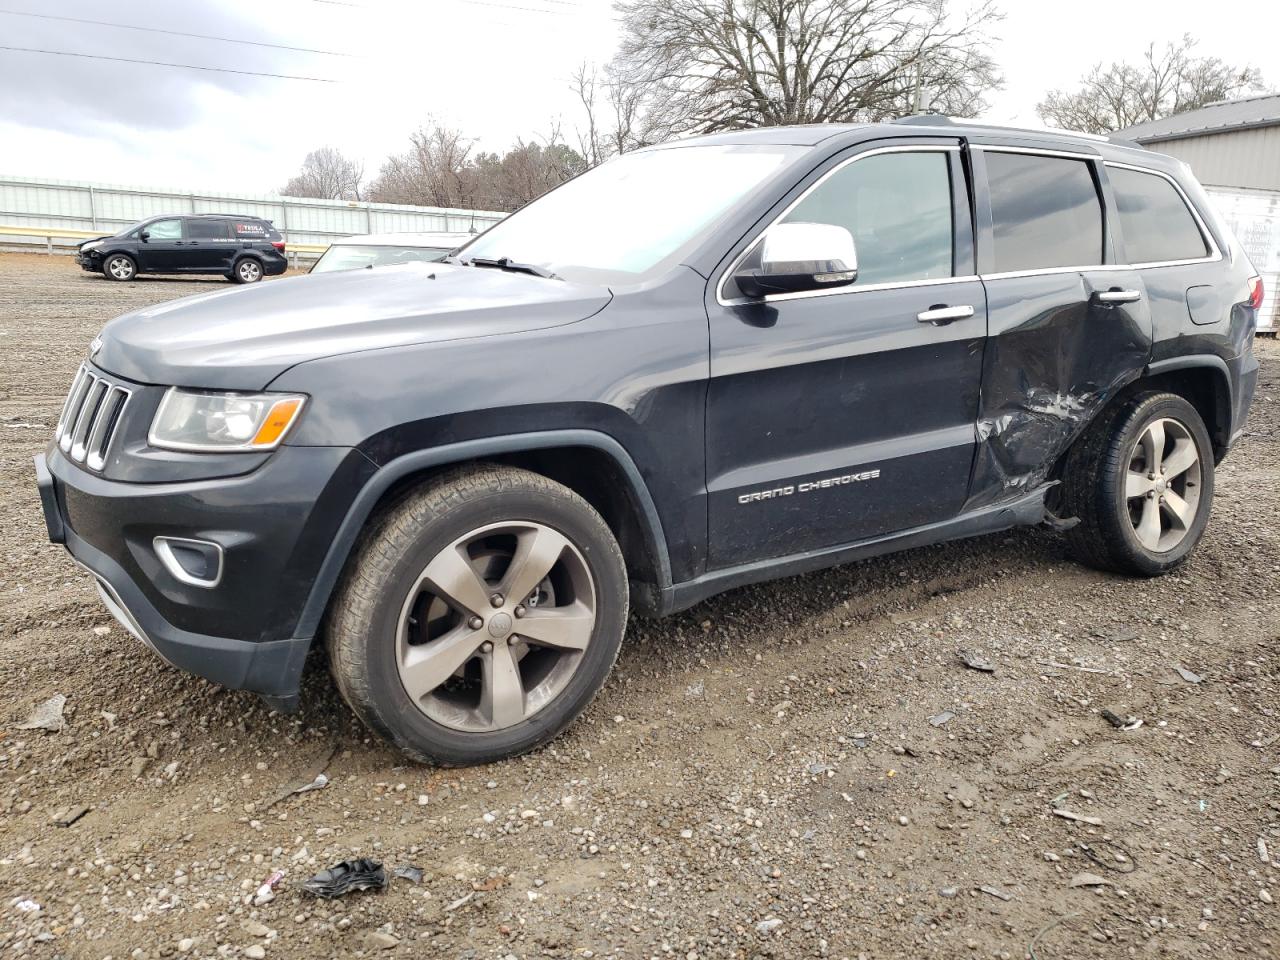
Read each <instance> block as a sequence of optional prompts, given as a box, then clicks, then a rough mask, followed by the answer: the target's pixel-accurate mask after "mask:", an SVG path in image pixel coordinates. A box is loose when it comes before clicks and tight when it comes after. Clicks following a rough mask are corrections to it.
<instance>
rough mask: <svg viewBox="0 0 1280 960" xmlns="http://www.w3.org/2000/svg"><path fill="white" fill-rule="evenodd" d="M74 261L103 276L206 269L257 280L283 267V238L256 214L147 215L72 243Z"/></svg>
mask: <svg viewBox="0 0 1280 960" xmlns="http://www.w3.org/2000/svg"><path fill="white" fill-rule="evenodd" d="M76 262H77V263H79V264H80V266H81V267H82V268H83V269H85V270H88V271H89V272H90V273H101V274H102V275H103V276H104V277H106V278H107V279H108V280H132V279H133V278H134V277H136V276H137V275H138V274H140V273H210V274H218V275H220V276H224V277H226V278H227V279H228V280H231V281H232V282H234V283H256V282H257V281H259V280H261V279H262V278H263V277H264V276H267V277H274V276H277V275H278V274H281V273H284V272H285V269H286V268H287V267H288V266H289V261H288V259H287V258H286V257H285V253H284V238H283V237H281V236H280V233H279V231H277V230H276V228H275V227H273V226H272V225H271V221H270V220H263V219H262V218H261V217H236V216H228V215H225V214H203V215H200V216H185V217H181V216H179V217H175V216H163V217H152V218H151V219H149V220H143V221H140V222H139V223H135V224H133V225H132V226H128V227H125V228H124V229H123V230H121V231H120V232H119V233H117V234H114V235H112V236H109V237H99V238H98V239H96V240H88V241H86V242H85V243H82V244H80V246H79V247H78V248H77V253H76Z"/></svg>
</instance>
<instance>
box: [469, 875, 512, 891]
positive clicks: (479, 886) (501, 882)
mask: <svg viewBox="0 0 1280 960" xmlns="http://www.w3.org/2000/svg"><path fill="white" fill-rule="evenodd" d="M506 885H507V878H506V877H485V878H484V879H483V880H474V881H472V883H471V889H472V890H474V891H476V892H477V893H492V892H493V891H494V890H498V889H501V888H502V887H505V886H506Z"/></svg>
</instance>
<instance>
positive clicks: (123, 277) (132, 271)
mask: <svg viewBox="0 0 1280 960" xmlns="http://www.w3.org/2000/svg"><path fill="white" fill-rule="evenodd" d="M102 275H103V276H104V277H106V278H107V279H108V280H115V281H118V282H120V283H127V282H128V281H130V280H132V279H133V278H134V277H136V276H137V275H138V263H137V261H136V260H134V259H133V257H131V256H129V255H128V254H127V253H113V254H111V255H110V256H109V257H107V259H105V260H103V261H102Z"/></svg>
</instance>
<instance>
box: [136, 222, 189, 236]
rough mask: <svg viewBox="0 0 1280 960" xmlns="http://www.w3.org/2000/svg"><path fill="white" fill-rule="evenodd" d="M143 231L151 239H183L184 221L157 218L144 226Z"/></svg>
mask: <svg viewBox="0 0 1280 960" xmlns="http://www.w3.org/2000/svg"><path fill="white" fill-rule="evenodd" d="M143 233H145V234H147V239H149V240H181V239H182V221H181V220H157V221H156V222H155V223H153V224H151V225H150V226H147V227H144V228H143Z"/></svg>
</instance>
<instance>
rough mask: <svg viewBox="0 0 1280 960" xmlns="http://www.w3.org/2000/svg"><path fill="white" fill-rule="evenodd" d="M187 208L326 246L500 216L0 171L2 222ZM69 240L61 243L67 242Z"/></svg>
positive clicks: (82, 220)
mask: <svg viewBox="0 0 1280 960" xmlns="http://www.w3.org/2000/svg"><path fill="white" fill-rule="evenodd" d="M192 213H230V214H241V215H244V216H254V217H263V218H265V219H267V220H271V221H273V222H274V223H275V226H276V229H277V230H279V231H280V232H281V233H282V234H283V235H284V238H285V240H286V241H288V242H290V243H296V244H326V243H329V242H331V241H333V240H334V239H336V238H338V237H347V236H351V235H352V234H361V233H405V232H431V231H445V232H449V231H452V232H457V233H466V232H469V231H471V230H472V229H473V228H474V230H475V231H476V232H480V231H483V230H485V229H487V228H488V227H489V226H490V225H492V224H494V223H497V222H498V221H499V220H501V219H502V218H503V216H505V214H502V213H496V212H494V211H490V210H456V209H447V208H443V207H414V206H405V205H400V204H394V203H361V202H354V201H353V202H347V201H345V200H310V199H305V198H302V197H271V196H252V195H248V194H236V193H216V192H212V191H199V192H191V191H174V190H160V189H149V188H146V187H122V186H114V185H110V184H100V183H88V182H84V181H76V180H44V179H40V178H37V177H11V176H4V175H0V228H2V227H5V226H15V227H24V228H50V229H64V230H74V231H83V230H93V231H101V232H102V233H114V232H115V231H116V230H118V229H119V228H120V227H124V226H127V225H128V224H130V223H134V222H136V221H138V220H143V219H146V218H147V217H154V216H163V215H164V214H192ZM71 242H72V241H69V240H68V241H65V243H66V244H68V245H70V244H71ZM0 244H4V245H18V244H38V245H39V246H41V247H44V246H45V241H44V240H43V239H41V238H37V237H34V236H22V235H13V234H10V235H5V234H4V232H3V230H2V229H0Z"/></svg>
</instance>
